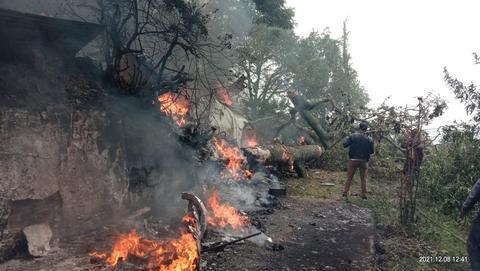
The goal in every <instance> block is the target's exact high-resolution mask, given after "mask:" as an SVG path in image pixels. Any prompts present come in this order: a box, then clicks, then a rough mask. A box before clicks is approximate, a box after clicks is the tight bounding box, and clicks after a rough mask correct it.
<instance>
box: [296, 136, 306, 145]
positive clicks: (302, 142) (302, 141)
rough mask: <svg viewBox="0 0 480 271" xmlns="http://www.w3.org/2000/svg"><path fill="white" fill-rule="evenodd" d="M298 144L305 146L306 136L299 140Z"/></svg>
mask: <svg viewBox="0 0 480 271" xmlns="http://www.w3.org/2000/svg"><path fill="white" fill-rule="evenodd" d="M298 144H299V145H305V137H304V136H301V137H299V138H298Z"/></svg>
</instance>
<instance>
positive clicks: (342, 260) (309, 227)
mask: <svg viewBox="0 0 480 271" xmlns="http://www.w3.org/2000/svg"><path fill="white" fill-rule="evenodd" d="M254 216H256V217H257V218H258V219H259V220H260V221H261V223H262V228H265V229H266V231H265V233H266V234H267V235H268V236H270V237H271V238H272V239H273V242H274V244H273V245H267V246H265V247H258V246H257V245H255V244H253V243H251V242H246V243H244V244H240V245H235V246H231V247H228V248H227V249H226V250H225V251H223V252H218V253H207V254H206V255H205V256H204V260H205V261H206V263H205V264H206V268H205V270H232V271H234V270H238V271H240V270H242V271H243V270H271V271H274V270H278V271H283V270H285V271H290V270H291V271H297V270H362V271H366V270H374V262H375V257H374V255H375V253H374V236H375V228H374V220H373V217H372V213H371V212H370V211H369V210H368V209H363V208H359V207H357V206H354V205H350V204H346V203H342V202H333V201H324V200H315V199H306V198H297V197H290V198H288V199H287V200H286V201H285V202H284V203H283V207H282V208H278V209H274V212H273V214H269V215H261V214H257V215H254Z"/></svg>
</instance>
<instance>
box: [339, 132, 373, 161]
mask: <svg viewBox="0 0 480 271" xmlns="http://www.w3.org/2000/svg"><path fill="white" fill-rule="evenodd" d="M343 147H345V148H346V147H349V148H350V149H349V151H348V157H349V158H350V159H358V160H364V161H368V160H369V159H370V155H371V154H372V153H373V152H374V147H373V140H372V139H371V138H370V137H369V136H367V135H366V134H364V133H358V132H357V133H353V134H352V135H350V136H349V137H348V138H347V140H346V141H345V143H343Z"/></svg>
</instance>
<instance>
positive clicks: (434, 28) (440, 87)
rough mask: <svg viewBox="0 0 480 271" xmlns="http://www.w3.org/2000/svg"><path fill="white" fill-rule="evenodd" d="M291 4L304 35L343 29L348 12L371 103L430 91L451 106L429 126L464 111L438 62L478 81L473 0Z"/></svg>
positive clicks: (353, 50) (290, 0)
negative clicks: (446, 82) (326, 28)
mask: <svg viewBox="0 0 480 271" xmlns="http://www.w3.org/2000/svg"><path fill="white" fill-rule="evenodd" d="M287 6H289V7H293V8H294V9H295V13H296V14H295V21H296V23H297V26H296V28H295V32H296V33H297V35H300V36H307V35H308V34H309V33H310V32H311V31H312V30H318V31H322V30H323V29H324V28H325V27H329V28H330V30H331V33H332V36H333V37H340V36H341V35H342V24H343V21H344V20H345V19H347V26H348V31H349V32H350V36H349V38H350V54H351V56H352V64H353V67H354V68H355V69H356V70H357V72H358V76H359V80H360V82H361V83H362V85H363V86H364V87H365V89H366V90H367V91H368V93H369V96H370V99H371V102H370V105H372V106H374V105H378V104H380V103H381V102H382V101H384V100H385V99H386V98H387V97H390V99H389V101H388V104H391V105H406V104H408V105H414V104H416V98H415V97H418V96H422V95H423V96H425V95H426V93H428V92H429V91H432V92H434V93H436V94H438V95H440V96H441V97H443V98H444V99H445V100H446V101H447V103H448V106H449V108H448V109H447V111H446V113H445V114H444V115H443V116H442V117H440V118H439V119H436V120H435V121H434V123H432V124H431V125H430V126H429V127H428V128H429V129H430V130H434V128H436V127H438V126H441V125H446V124H451V123H453V121H454V120H466V119H467V118H469V117H468V116H467V115H466V113H465V111H464V107H463V106H462V105H461V104H460V103H459V102H458V101H457V100H456V99H455V97H454V95H453V93H452V92H451V91H450V90H449V89H448V87H447V86H446V84H445V82H444V80H443V67H445V66H446V67H447V68H448V69H449V71H450V73H451V74H453V75H455V76H457V77H458V78H459V79H461V80H463V81H464V82H468V83H469V82H471V81H474V82H479V81H480V80H478V81H476V78H477V75H478V74H479V72H480V65H474V64H473V56H472V53H473V52H478V53H480V35H479V34H478V32H479V30H480V17H478V12H479V11H480V1H478V0H461V1H453V0H451V1H446V0H401V1H397V0H361V1H360V0H322V1H319V0H287Z"/></svg>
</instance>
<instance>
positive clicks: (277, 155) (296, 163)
mask: <svg viewBox="0 0 480 271" xmlns="http://www.w3.org/2000/svg"><path fill="white" fill-rule="evenodd" d="M243 151H244V153H246V156H247V157H252V158H253V159H250V160H253V161H254V162H255V163H257V164H260V165H265V166H279V167H285V166H287V167H290V168H292V167H293V168H294V169H295V171H296V172H297V174H298V176H299V177H306V176H307V174H306V170H305V168H304V166H303V165H304V163H305V162H306V161H311V160H316V159H320V157H321V156H322V154H323V148H322V147H321V146H319V145H298V146H286V145H283V144H274V145H269V146H256V147H250V148H243Z"/></svg>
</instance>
